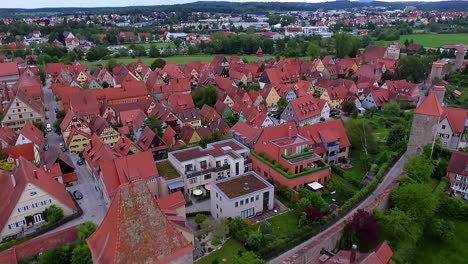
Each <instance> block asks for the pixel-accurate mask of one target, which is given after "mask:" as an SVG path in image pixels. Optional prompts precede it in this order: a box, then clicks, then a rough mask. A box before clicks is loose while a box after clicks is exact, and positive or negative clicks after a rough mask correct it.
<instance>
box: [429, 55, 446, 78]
mask: <svg viewBox="0 0 468 264" xmlns="http://www.w3.org/2000/svg"><path fill="white" fill-rule="evenodd" d="M443 67H444V65H443V64H442V62H440V60H437V61H435V62H433V63H432V68H431V74H430V75H429V79H428V80H427V82H428V83H432V81H433V80H434V79H435V78H437V79H442V68H443Z"/></svg>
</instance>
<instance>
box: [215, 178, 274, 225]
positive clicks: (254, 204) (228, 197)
mask: <svg viewBox="0 0 468 264" xmlns="http://www.w3.org/2000/svg"><path fill="white" fill-rule="evenodd" d="M210 200H211V215H212V216H213V217H214V218H215V219H218V218H227V217H233V218H234V217H241V218H251V217H254V216H256V215H259V214H261V213H263V212H264V211H267V210H271V209H273V204H274V187H273V185H271V184H270V183H269V182H268V181H266V180H265V179H263V178H261V177H260V176H258V175H257V174H256V173H255V172H248V173H246V174H243V175H239V176H236V177H232V178H228V179H224V180H221V181H217V182H213V183H212V184H211V194H210Z"/></svg>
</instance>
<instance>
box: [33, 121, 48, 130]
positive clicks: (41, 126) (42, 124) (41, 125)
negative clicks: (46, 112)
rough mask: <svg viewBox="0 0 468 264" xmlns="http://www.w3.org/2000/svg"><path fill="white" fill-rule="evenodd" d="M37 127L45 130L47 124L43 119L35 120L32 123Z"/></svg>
mask: <svg viewBox="0 0 468 264" xmlns="http://www.w3.org/2000/svg"><path fill="white" fill-rule="evenodd" d="M32 124H33V125H34V126H35V127H37V128H38V129H39V130H40V131H42V132H45V125H44V123H42V122H41V121H33V123H32Z"/></svg>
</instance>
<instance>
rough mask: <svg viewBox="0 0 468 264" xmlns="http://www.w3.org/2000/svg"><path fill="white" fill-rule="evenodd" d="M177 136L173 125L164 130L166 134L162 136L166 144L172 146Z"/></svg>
mask: <svg viewBox="0 0 468 264" xmlns="http://www.w3.org/2000/svg"><path fill="white" fill-rule="evenodd" d="M175 136H176V132H175V131H174V129H172V127H170V126H167V128H166V130H165V131H164V135H163V136H162V138H161V140H162V141H163V142H164V144H166V145H167V146H168V147H171V146H172V145H173V144H175V142H174V141H173V140H174V138H175Z"/></svg>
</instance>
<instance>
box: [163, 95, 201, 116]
mask: <svg viewBox="0 0 468 264" xmlns="http://www.w3.org/2000/svg"><path fill="white" fill-rule="evenodd" d="M168 102H169V106H170V107H171V108H172V111H173V112H174V113H175V114H179V113H182V112H184V111H185V110H187V109H190V108H195V104H194V103H193V99H192V95H191V94H178V93H177V94H171V95H170V96H169V98H168Z"/></svg>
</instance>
